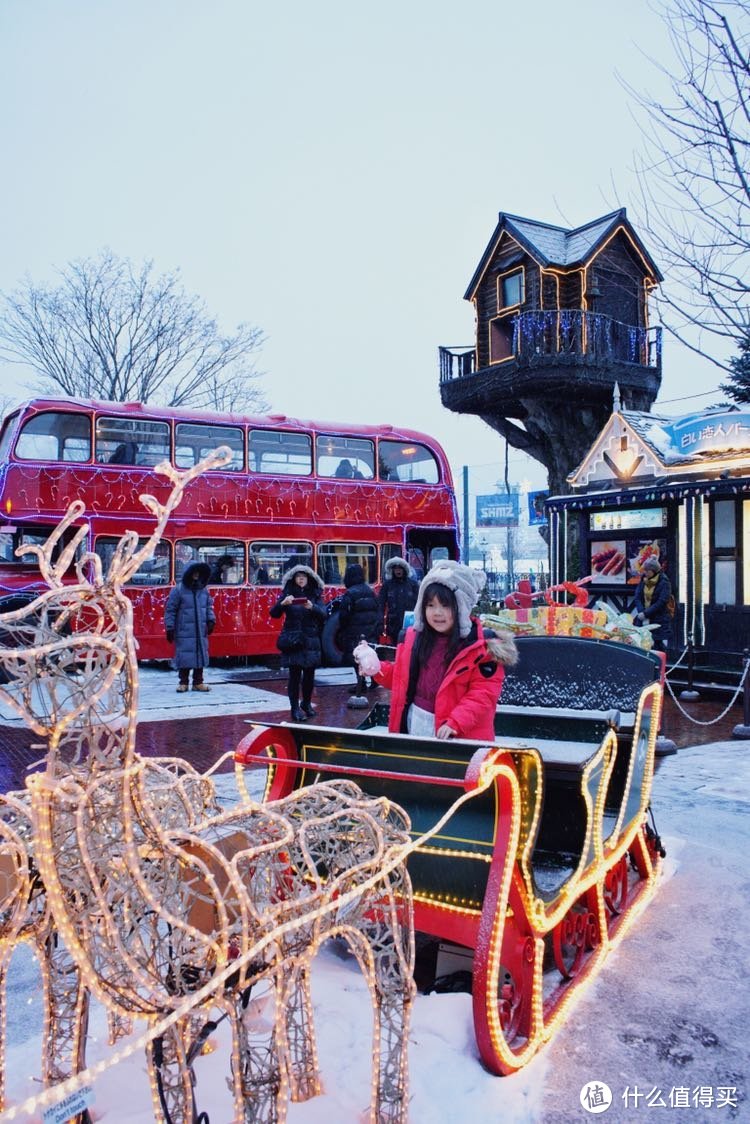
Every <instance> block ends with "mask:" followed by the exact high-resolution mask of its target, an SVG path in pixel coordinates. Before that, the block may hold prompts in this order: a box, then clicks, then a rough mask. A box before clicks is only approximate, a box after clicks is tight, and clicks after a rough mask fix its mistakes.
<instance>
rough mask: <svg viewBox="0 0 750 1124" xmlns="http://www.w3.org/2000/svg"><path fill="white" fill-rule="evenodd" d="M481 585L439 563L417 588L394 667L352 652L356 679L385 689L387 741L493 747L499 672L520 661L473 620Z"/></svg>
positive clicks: (507, 641) (511, 647) (458, 568)
mask: <svg viewBox="0 0 750 1124" xmlns="http://www.w3.org/2000/svg"><path fill="white" fill-rule="evenodd" d="M485 581H486V578H485V575H484V574H483V573H482V572H481V571H480V570H472V569H470V568H469V567H468V566H462V565H461V564H460V563H458V562H448V561H445V562H439V563H438V564H437V565H436V566H434V567H433V568H432V570H430V572H429V573H428V574H427V575H426V576H425V578H424V579H423V581H422V584H421V585H420V587H419V596H418V598H417V603H416V605H415V606H414V625H413V627H412V628H409V629H407V631H406V634H405V636H404V639H403V641H402V642H401V643H400V644H399V645H398V647H397V649H396V659H395V661H394V662H393V663H387V662H383V663H381V662H380V661H379V660H378V658H377V656H376V655H375V653H374V652H373V650H372V648H370V647H369V646H367V645H366V644H360V645H359V646H358V648H357V649H356V650H355V652H354V656H355V658H357V659H358V662H359V663H360V671H361V672H362V674H365V675H374V678H375V680H376V682H377V683H379V684H380V685H381V686H383V687H390V688H391V713H390V720H389V723H388V728H389V730H390V731H391V732H392V733H399V732H400V733H409V734H416V735H418V736H420V737H438V738H441V739H445V738H471V739H472V740H473V741H490V742H494V740H495V731H494V718H495V708H496V706H497V702H498V699H499V698H500V691H501V689H502V685H503V678H504V675H505V667H507V666H510V665H512V664H514V663H515V662H516V660H517V658H518V655H517V652H516V646H515V643H514V641H513V638H512V636H510V634H509V633H504V632H503V633H499V634H495V633H488V634H485V632H484V630H483V628H482V625H481V623H480V622H479V621H478V620H477V619H476V618H474V617H472V616H471V610H472V609H473V607H474V605H475V604H476V601H477V597H478V595H479V593H480V591H481V590H482V588H483V587H484V583H485ZM376 665H377V666H376Z"/></svg>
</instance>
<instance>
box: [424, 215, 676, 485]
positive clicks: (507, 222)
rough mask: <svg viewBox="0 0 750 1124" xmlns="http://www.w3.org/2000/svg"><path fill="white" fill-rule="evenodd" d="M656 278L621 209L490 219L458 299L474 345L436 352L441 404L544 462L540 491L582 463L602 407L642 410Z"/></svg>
mask: <svg viewBox="0 0 750 1124" xmlns="http://www.w3.org/2000/svg"><path fill="white" fill-rule="evenodd" d="M661 280H662V278H661V274H660V273H659V270H658V269H657V267H656V265H655V264H654V262H653V261H652V260H651V258H650V256H649V254H648V252H647V251H646V249H645V247H644V246H643V243H642V242H641V240H640V239H639V237H638V235H637V234H636V232H635V230H634V229H633V227H632V226H631V224H630V223H629V222H628V219H627V215H626V213H625V209H624V208H622V209H621V210H618V211H613V212H612V213H611V214H608V215H604V216H602V217H601V218H598V219H595V220H594V221H593V222H590V223H587V224H586V225H585V226H580V227H577V228H575V229H574V230H565V229H563V228H562V227H559V226H552V225H550V224H549V223H543V222H537V221H535V220H533V219H525V218H521V217H519V216H518V215H508V214H505V213H503V212H501V213H500V215H499V220H498V224H497V227H496V228H495V231H494V233H493V235H492V237H491V239H490V241H489V243H488V245H487V248H486V249H485V251H484V253H483V255H482V257H481V259H480V261H479V264H478V265H477V268H476V270H475V272H474V276H473V277H472V279H471V282H470V284H469V287H468V289H467V290H466V293H465V294H464V296H465V299H466V300H469V301H471V302H472V303H473V304H474V308H475V313H476V340H475V343H474V346H473V347H470V346H465V347H441V348H440V395H441V398H442V402H443V405H444V406H446V407H447V408H448V409H450V410H454V411H456V412H457V413H463V414H478V415H479V416H480V417H482V419H483V420H484V421H486V422H487V423H488V425H491V426H492V427H493V429H496V430H497V431H498V432H499V433H500V434H502V436H503V437H505V438H506V439H507V440H508V443H509V444H510V445H513V446H514V447H515V448H518V449H522V450H524V451H525V452H527V453H529V454H530V455H531V456H533V457H535V459H536V460H538V461H541V463H542V464H544V465H546V467H547V470H548V473H549V476H550V488H551V489H552V491H553V493H554V492H565V491H567V490H568V488H567V486H566V483H565V477H566V476H567V474H568V473H569V472H571V471H572V470H573V469H574V468H575V467H576V466H577V465H578V463H579V462H580V461H581V460H582V459H583V457H584V456H585V454H586V452H587V451H588V449H589V448H590V446H591V443H592V441H593V440H594V438H595V437H596V434H597V433H598V432H599V430H600V429H601V428H602V426H603V425H604V424H605V422H606V420H607V418H608V417H609V415H610V413H611V410H612V396H613V389H614V385H615V383H618V384H619V387H620V397H621V401H622V404H623V406H624V407H625V408H627V409H631V410H645V411H648V410H649V409H650V408H651V406H652V404H653V402H654V400H655V398H656V395H657V393H658V390H659V386H660V383H661V329H660V328H652V327H650V326H649V322H648V297H649V293H650V291H651V289H653V288H654V287H655V286H656V285H657V284H658V283H659V282H660V281H661Z"/></svg>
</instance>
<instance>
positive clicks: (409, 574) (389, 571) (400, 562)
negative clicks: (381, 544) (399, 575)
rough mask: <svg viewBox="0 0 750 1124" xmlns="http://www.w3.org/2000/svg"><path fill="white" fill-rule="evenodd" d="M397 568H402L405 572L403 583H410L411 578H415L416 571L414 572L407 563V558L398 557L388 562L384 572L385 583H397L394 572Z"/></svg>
mask: <svg viewBox="0 0 750 1124" xmlns="http://www.w3.org/2000/svg"><path fill="white" fill-rule="evenodd" d="M397 566H400V567H401V569H402V570H403V571H404V576H403V579H402V580H403V581H408V580H409V578H413V577H414V571H413V570H412V568H411V566H410V565H409V563H408V562H407V561H406V559H405V558H399V557H398V556H396V557H395V558H389V559H388V561H387V562H386V564H385V566H384V572H383V579H384V581H395V578H394V576H393V571H394V570H395V569H396V567H397Z"/></svg>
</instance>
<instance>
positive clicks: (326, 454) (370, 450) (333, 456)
mask: <svg viewBox="0 0 750 1124" xmlns="http://www.w3.org/2000/svg"><path fill="white" fill-rule="evenodd" d="M316 449H317V458H318V459H317V471H318V476H333V477H335V478H336V479H338V480H372V478H373V476H374V475H375V450H374V447H373V442H372V441H370V440H368V439H367V438H364V437H338V436H335V435H333V434H323V433H321V434H318V438H317V442H316Z"/></svg>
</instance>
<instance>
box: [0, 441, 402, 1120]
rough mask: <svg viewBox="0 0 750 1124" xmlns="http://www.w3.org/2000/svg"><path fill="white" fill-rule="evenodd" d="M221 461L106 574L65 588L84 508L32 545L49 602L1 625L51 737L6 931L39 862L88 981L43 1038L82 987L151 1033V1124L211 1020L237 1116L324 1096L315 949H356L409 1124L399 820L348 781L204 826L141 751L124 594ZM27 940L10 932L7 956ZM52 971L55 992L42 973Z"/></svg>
mask: <svg viewBox="0 0 750 1124" xmlns="http://www.w3.org/2000/svg"><path fill="white" fill-rule="evenodd" d="M227 455H228V451H217V453H216V454H213V455H212V456H211V457H208V458H206V460H205V461H204V462H202V464H201V465H198V466H196V467H195V468H194V469H191V470H189V471H187V472H184V473H181V472H178V471H176V470H174V469H173V468H171V467H170V466H169V465H168V464H165V465H163V466H161V468H160V471H162V472H163V473H164V474H165V475H167V476H168V477H169V478H170V480H171V481H172V485H173V487H172V492H171V494H170V497H169V499H168V500H167V501H166V503H164V504H160V503H158V502H157V501H156V500H155V499H154V498H153V497H150V496H144V497H143V503H144V505H145V506H146V508H147V509H148V510H149V511H150V512H151V513H152V514H153V515H154V517H155V519H156V528H155V530H154V532H153V534H152V535H151V536H150V537H149V538H148V540H146V541H145V542H144V543H142V544H139V540H138V536H137V535H136V534H134V533H129V534H126V535H125V536H124V537H123V539H122V540H121V542H120V543H119V545H118V547H117V549H116V550H115V552H114V554H113V557H112V560H111V564H110V567H109V570H108V572H107V573H106V575H105V574H104V573H103V571H102V566H101V560H100V559H99V558H98V557H97V556H96V555H93V554H84V555H83V556H82V557H81V558H80V559H79V560H78V561H77V562H76V563H75V569H76V575H77V579H78V580H77V582H76V583H75V584H74V585H64V584H63V580H62V576H63V574H64V573H65V572H66V571H67V570H68V568H69V566H70V565H71V563H72V562H73V560H74V558H75V554H76V551H77V550H78V547H79V545H80V543H81V542H82V540H83V538H84V537H85V534H86V528H85V527H80V528H79V529H78V531H76V533H75V534H74V535H73V537H72V539H71V541H70V542H68V543H67V545H66V546H65V547H64V548H62V549H61V550H60V553H59V557H57V558H56V560H55V561H53V557H54V555H55V551H56V549H57V548H58V547H59V545H60V543H61V541H62V540H63V537H64V535H65V532H66V531H67V529H68V528H69V527H71V526H72V525H73V524H74V523H75V521H76V520H78V519H80V517H81V515H82V506H83V505H82V504H80V503H76V504H73V505H71V508H70V510H69V512H68V514H67V516H66V517H65V519H64V520H63V521H62V522H61V524H60V525H59V527H58V528H57V530H56V531H55V532H54V533H53V535H52V536H51V537H50V539H49V540H48V542H47V543H46V544H45V545H44V546H43V547H26V548H24V549H25V550H26V551H31V552H33V553H35V554H36V555H37V558H38V562H39V567H40V572H41V574H42V576H43V578H44V580H45V582H46V584H47V585H48V587H49V590H48V592H47V593H46V594H43V595H41V596H40V597H39V598H37V600H36V601H35V602H33V603H32V604H31V605H29V606H27V607H26V608H24V609H20V610H17V611H16V612H14V613H9V614H5V615H4V616H3V617H2V618H1V623H2V628H3V632H4V637H5V646H4V647H3V649H2V650H0V663H1V664H2V666H3V667H4V669H5V672H6V675H7V677H8V681H7V683H6V684H5V685H4V686H3V687H2V688H0V692H1V693H2V696H3V697H4V699H5V700H6V701H7V702H9V703H10V704H11V705H12V706H13V707H14V708H15V709H16V711H17V712H18V713H20V714H21V715H23V716H24V717H25V719H26V721H27V722H28V723H29V725H30V726H31V728H32V729H33V730H34V731H35V732H36V733H38V734H39V735H40V736H42V737H44V738H45V739H46V742H47V757H46V770H45V771H44V772H43V773H38V774H35V775H33V776H32V777H31V778H30V780H29V785H28V787H29V792H30V794H31V813H32V818H33V825H34V834H33V839H31V841H29V840H28V839H24V840H21V839H20V836H15V837H14V836H13V835H12V834H10V829H7V828H6V830H5V834H4V838H5V837H6V836H7V838H8V839H9V840H10V843H9V844H8V846H11V844H12V846H11V856H17V857H16V858H14V859H13V870H12V871H11V874H12V877H11V878H9V880H8V885H7V887H6V892H5V894H4V897H3V901H2V909H3V913H2V916H3V918H5V917H6V916H8V917H10V916H11V915H13V917H14V918H15V917H16V914H15V913H14V912H13V911H14V909H15V906H16V905H17V903H18V902H19V901H20V900H21V897H22V896H23V881H24V877H28V875H27V874H26V875H25V874H24V872H28V869H29V863H30V862H31V861H33V863H34V868H35V870H38V872H39V875H40V876H41V881H42V883H43V886H44V891H45V895H46V898H45V902H46V905H45V908H48V909H49V911H50V914H51V917H52V920H53V924H54V928H55V930H56V936H57V937H58V938H59V939H61V940H62V943H63V944H64V946H65V948H66V949H67V951H68V953H69V955H70V956H71V957H72V959H73V961H74V965H75V968H76V969H77V973H75V981H74V982H73V983H72V984H71V986H70V989H69V990H70V994H68V995H67V998H66V1000H62V999H61V998H60V996H57V1007H56V1008H55V1009H53V1011H52V1018H51V1022H52V1023H55V1022H56V1021H59V1020H60V1019H61V1018H63V1017H69V1016H70V1013H71V1010H74V1011H75V1012H76V1013H77V1014H78V1015H79V1016H80V1015H81V1014H82V1008H81V1005H80V1004H81V1002H82V1000H81V996H82V995H83V994H84V989H85V992H87V993H92V994H95V995H96V996H97V997H98V998H99V999H100V1000H101V1001H102V1002H103V1003H104V1005H105V1007H106V1008H107V1009H108V1010H109V1011H111V1012H113V1013H114V1014H115V1015H116V1016H117V1017H118V1018H125V1019H128V1018H130V1017H131V1016H138V1017H141V1018H144V1019H146V1020H147V1021H148V1022H149V1023H150V1024H151V1030H152V1032H153V1033H151V1034H148V1035H146V1038H147V1040H148V1041H149V1042H150V1046H149V1051H148V1068H149V1074H150V1079H151V1084H152V1095H153V1105H154V1114H155V1117H156V1118H157V1119H162V1120H166V1121H170V1122H174V1124H182V1122H183V1121H184V1122H187V1121H192V1120H193V1119H194V1116H195V1105H194V1094H193V1081H192V1075H191V1072H190V1062H191V1060H192V1055H193V1052H194V1045H195V1041H196V1031H197V1022H196V1020H197V1019H200V1021H201V1022H204V1021H205V1018H206V1010H207V1007H214V1008H215V1007H216V1006H218V1007H220V1008H223V1009H224V1011H225V1012H226V1013H227V1015H228V1016H229V1018H230V1020H231V1024H232V1040H233V1049H232V1091H233V1096H234V1103H235V1117H236V1119H246V1120H248V1121H249V1120H253V1121H276V1120H282V1119H283V1118H284V1115H285V1111H286V1099H287V1095H288V1094H291V1096H292V1097H293V1098H300V1099H302V1098H304V1097H307V1096H310V1095H312V1094H314V1093H315V1092H317V1090H318V1077H317V1057H316V1052H315V1046H314V1040H313V1034H312V1022H311V1016H310V997H309V985H308V979H307V975H308V970H309V965H310V961H311V960H312V958H313V957H314V955H315V952H316V951H317V949H318V947H319V945H320V943H321V942H322V941H323V940H325V939H326V938H327V937H328V936H330V935H331V934H342V935H345V936H346V937H347V939H348V940H349V942H350V944H351V947H352V950H353V951H354V953H355V955H356V956H357V958H358V960H359V961H360V963H361V964H362V965H363V967H364V969H365V972H366V976H367V979H368V983H369V985H370V989H371V993H372V997H373V1002H374V1007H375V1016H376V1019H375V1043H374V1066H373V1105H372V1114H373V1115H372V1118H373V1119H374V1120H378V1121H402V1120H405V1119H406V1117H405V1113H406V1053H405V1041H406V1031H407V1027H408V1014H409V1006H410V1001H411V997H412V993H413V982H412V978H411V969H412V961H413V930H412V926H411V892H410V884H409V879H408V876H407V875H406V871H405V865H404V852H405V849H406V848H407V847H408V839H409V837H408V827H409V825H408V820H407V819H406V817H405V815H404V814H403V813H402V812H401V811H400V809H398V808H397V807H395V806H393V805H391V804H389V802H387V801H384V800H374V799H370V798H366V797H364V796H363V795H362V793H361V792H360V791H359V789H358V788H357V787H356V786H355V785H354V784H352V783H351V782H347V781H339V782H331V783H328V784H322V785H319V786H315V787H314V788H311V789H308V790H305V791H304V792H300V793H297V794H294V796H293V797H291V798H289V799H286V800H283V801H279V802H277V803H276V804H274V805H271V806H266V807H263V808H259V807H257V806H253V807H249V808H243V809H242V810H240V811H239V812H232V813H225V814H219V815H216V814H214V815H210V814H208V813H209V811H210V804H211V798H212V793H211V790H210V782H206V781H205V779H204V778H198V777H197V775H194V774H191V772H190V770H189V768H187V767H185V766H184V765H183V764H182V763H180V762H176V761H175V762H165V761H161V762H156V763H155V764H153V763H150V762H149V763H146V762H144V761H142V760H140V759H139V758H138V756H137V755H136V754H135V751H134V744H135V727H136V710H137V662H136V649H135V644H134V640H133V632H132V607H131V604H130V602H129V600H128V599H127V597H126V596H125V595H124V594H123V592H122V585H123V584H124V583H125V582H126V581H127V580H128V579H129V578H130V577H131V576H132V574H133V573H134V572H135V571H136V570H137V569H138V567H139V566H140V565H141V564H142V563H143V561H144V560H145V559H146V558H147V557H148V556H149V555H150V553H151V552H152V551H153V549H154V546H155V544H156V542H158V540H159V538H160V536H161V534H162V533H163V530H164V527H165V525H166V522H167V519H168V517H169V515H170V513H171V511H172V510H174V508H175V507H176V505H177V503H178V502H179V499H180V497H181V495H182V492H183V490H184V488H185V486H186V485H187V484H188V483H189V482H190V480H192V479H193V478H194V477H195V476H196V475H198V474H199V473H200V472H202V471H205V470H206V469H207V468H211V467H217V466H220V465H221V464H222V463H224V460H223V458H224V457H225V456H227ZM17 841H20V843H21V851H20V852H19V851H18V842H17ZM13 847H15V848H16V850H13V849H12V848H13ZM19 855H20V858H19V857H18V856H19ZM21 912H22V911H21ZM19 925H20V922H19V923H16V921H13V922H12V923H10V922H9V927H8V947H10V946H11V944H12V942H13V941H14V940H15V939H17V938H18V935H19ZM43 969H44V970H45V971H46V974H47V976H48V977H49V972H50V965H49V962H48V961H46V962H43ZM78 974H80V977H79V975H78ZM261 977H268V978H269V979H271V980H272V981H273V983H274V984H275V987H276V992H277V1002H276V1014H275V1018H274V1024H273V1028H272V1032H271V1034H270V1035H268V1036H267V1040H265V1041H262V1042H258V1040H257V1037H258V1036H257V1035H254V1034H253V1032H252V1028H251V1027H249V1026H248V1023H247V1020H246V1018H245V1007H246V1004H247V999H248V994H249V987H250V986H251V985H252V984H253V983H254V982H255V981H257V980H258V979H260V978H261ZM214 981H215V982H214ZM201 1000H202V1004H203V1009H201V1006H200V1002H199V1001H201ZM66 1004H67V1005H66ZM169 1012H171V1014H172V1019H171V1021H170V1020H169V1019H168V1018H167V1019H165V1015H166V1014H168V1013H169ZM82 1023H83V1019H82V1018H79V1025H80V1024H82ZM157 1030H158V1033H157ZM48 1034H49V1028H48ZM80 1061H81V1059H80V1055H78V1056H77V1058H76V1063H77V1064H78V1065H80ZM69 1086H70V1082H69V1081H67V1082H63V1084H62V1085H61V1086H60V1087H59V1088H60V1089H61V1090H67V1089H68V1088H69ZM48 1103H49V1102H48ZM12 1115H13V1110H11V1114H10V1115H9V1116H8V1118H9V1119H10V1118H12Z"/></svg>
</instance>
